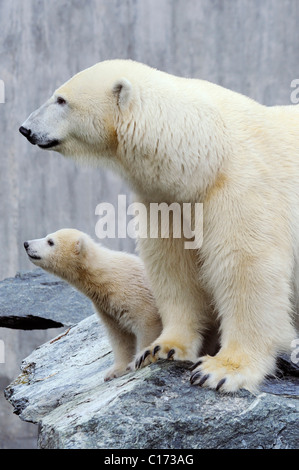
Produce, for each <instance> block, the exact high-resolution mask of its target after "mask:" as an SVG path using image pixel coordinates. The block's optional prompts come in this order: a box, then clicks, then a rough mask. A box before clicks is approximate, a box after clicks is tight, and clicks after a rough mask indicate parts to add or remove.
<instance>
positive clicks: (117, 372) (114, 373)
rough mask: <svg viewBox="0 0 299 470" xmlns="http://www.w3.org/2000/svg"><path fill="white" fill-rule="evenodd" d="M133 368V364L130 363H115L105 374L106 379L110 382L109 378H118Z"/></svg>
mask: <svg viewBox="0 0 299 470" xmlns="http://www.w3.org/2000/svg"><path fill="white" fill-rule="evenodd" d="M131 370H134V369H132V368H131V364H128V365H123V364H122V365H114V366H113V367H111V369H108V370H107V371H106V373H105V375H104V381H105V382H108V381H109V380H113V379H116V378H117V377H121V376H122V375H125V374H128V373H129V372H130V371H131Z"/></svg>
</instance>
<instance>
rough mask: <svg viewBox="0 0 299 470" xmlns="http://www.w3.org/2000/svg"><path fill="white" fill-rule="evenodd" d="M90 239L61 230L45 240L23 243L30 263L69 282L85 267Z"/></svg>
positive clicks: (67, 230) (70, 231)
mask: <svg viewBox="0 0 299 470" xmlns="http://www.w3.org/2000/svg"><path fill="white" fill-rule="evenodd" d="M90 242H91V239H90V237H89V236H88V235H87V234H85V233H83V232H80V231H79V230H75V229H62V230H58V231H57V232H55V233H51V234H49V235H47V236H46V237H45V238H39V239H36V240H29V241H26V242H24V247H25V250H26V252H27V255H28V257H29V259H30V261H31V262H32V263H34V264H35V265H36V266H39V267H41V268H43V269H45V270H46V271H48V272H50V273H52V274H55V275H57V276H60V277H61V278H63V279H65V280H67V281H69V282H71V281H72V280H74V279H72V278H73V277H76V276H77V275H78V274H79V273H80V270H82V269H83V267H84V266H85V265H86V256H87V254H88V252H89V251H90V250H89V249H87V247H88V246H90V244H92V243H90Z"/></svg>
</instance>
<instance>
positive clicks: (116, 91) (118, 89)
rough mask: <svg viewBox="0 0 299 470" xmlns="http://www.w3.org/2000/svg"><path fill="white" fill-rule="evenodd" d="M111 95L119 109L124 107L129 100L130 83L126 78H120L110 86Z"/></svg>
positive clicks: (130, 94)
mask: <svg viewBox="0 0 299 470" xmlns="http://www.w3.org/2000/svg"><path fill="white" fill-rule="evenodd" d="M112 92H113V95H114V97H115V99H116V102H117V105H118V106H119V108H120V109H125V108H126V107H127V106H128V104H129V103H130V101H131V97H132V84H131V82H129V80H127V79H126V78H120V79H119V80H117V82H115V84H114V85H113V88H112Z"/></svg>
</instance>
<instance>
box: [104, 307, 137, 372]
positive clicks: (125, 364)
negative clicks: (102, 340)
mask: <svg viewBox="0 0 299 470" xmlns="http://www.w3.org/2000/svg"><path fill="white" fill-rule="evenodd" d="M97 313H98V315H99V317H100V319H101V321H102V322H103V323H104V325H105V327H106V329H107V332H108V336H109V339H110V344H111V346H112V351H113V356H114V364H113V366H112V367H111V368H110V369H108V370H107V371H106V373H105V376H104V380H105V381H108V380H112V379H114V378H116V377H120V376H121V375H125V374H127V373H128V372H129V371H130V370H132V366H131V361H132V359H133V357H134V354H135V350H136V336H135V335H134V334H133V333H128V332H126V331H124V330H123V329H122V328H121V327H120V325H119V324H118V323H117V322H116V321H115V320H114V319H113V318H111V317H109V316H108V315H105V314H103V313H102V312H98V311H97Z"/></svg>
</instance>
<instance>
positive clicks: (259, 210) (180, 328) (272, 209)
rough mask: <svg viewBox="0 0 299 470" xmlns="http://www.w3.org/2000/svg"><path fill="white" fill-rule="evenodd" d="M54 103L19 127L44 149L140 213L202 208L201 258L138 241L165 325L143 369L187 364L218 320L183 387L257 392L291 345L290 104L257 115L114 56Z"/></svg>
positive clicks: (207, 86)
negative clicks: (49, 115)
mask: <svg viewBox="0 0 299 470" xmlns="http://www.w3.org/2000/svg"><path fill="white" fill-rule="evenodd" d="M121 83H122V84H123V86H120V84H121ZM58 95H59V96H63V97H64V98H65V99H66V101H67V105H66V107H65V111H64V112H65V114H63V115H62V114H61V115H58V114H57V115H56V114H55V116H56V117H55V123H54V122H53V121H52V124H50V125H49V121H48V120H47V119H43V113H42V112H39V111H37V113H36V114H35V115H34V116H33V117H30V118H29V120H28V121H27V123H24V125H25V126H27V127H28V126H29V127H30V128H31V130H32V131H33V132H34V133H36V134H38V133H41V134H43V135H46V134H48V135H49V136H51V138H53V139H58V140H59V141H60V144H59V145H58V146H57V147H55V148H54V150H57V151H59V152H61V153H62V154H64V155H66V156H71V157H73V158H82V157H83V159H84V160H85V159H86V158H90V159H91V160H94V161H99V163H100V162H101V161H103V162H105V163H106V164H109V165H110V166H112V167H113V168H116V169H117V170H118V171H119V172H120V173H121V174H122V175H123V176H124V177H125V178H126V179H127V180H128V181H129V182H130V184H131V186H132V188H133V189H134V190H135V192H136V195H137V199H138V200H139V201H141V202H143V203H144V204H145V205H147V206H148V205H149V203H150V202H167V203H172V202H179V203H181V204H182V203H183V202H194V203H195V202H202V203H203V205H204V234H203V245H202V247H201V248H200V249H198V250H193V251H191V250H185V249H184V244H183V240H180V239H171V238H170V239H142V240H140V241H139V249H140V254H141V257H142V258H143V260H144V262H145V265H146V269H147V273H148V275H149V278H150V281H151V285H152V288H153V292H154V295H155V298H156V302H157V305H158V308H159V313H160V315H161V317H162V321H163V332H162V334H161V336H160V337H159V338H158V339H157V340H156V341H155V342H154V343H153V344H152V345H151V347H150V352H151V353H152V356H151V357H152V360H155V359H156V358H157V357H167V355H168V353H169V351H171V350H174V351H175V353H174V355H173V357H174V358H177V359H190V360H192V361H194V360H195V359H196V357H197V354H198V350H199V348H200V347H201V345H202V341H203V338H204V336H205V332H206V331H207V329H209V328H210V327H211V326H213V325H217V322H219V324H220V336H221V338H220V343H221V348H220V351H219V352H218V354H217V355H216V356H215V357H209V356H204V357H203V358H202V363H201V364H200V365H199V366H198V367H197V368H196V370H195V374H196V375H195V374H193V376H192V381H193V382H194V383H200V384H202V385H205V386H210V387H212V388H215V387H217V385H218V384H219V383H220V384H222V389H223V390H225V391H235V390H237V389H238V388H242V387H244V388H247V389H250V390H253V389H255V388H256V387H257V386H258V384H259V383H260V382H261V381H262V380H263V378H264V377H265V375H266V374H269V373H272V372H273V371H274V369H275V358H276V356H277V354H278V353H279V352H280V351H283V350H288V349H289V348H290V344H291V341H292V339H293V338H294V336H295V329H294V326H293V320H292V310H293V313H294V314H296V315H297V308H298V291H299V288H298V286H299V282H298V262H299V256H298V255H299V209H298V208H299V189H298V188H299V145H298V139H299V137H298V135H299V108H298V107H295V106H288V107H272V108H267V107H265V106H262V105H260V104H258V103H256V102H254V101H253V100H250V99H248V98H246V97H244V96H242V95H240V94H238V93H234V92H232V91H230V90H227V89H224V88H222V87H220V86H217V85H214V84H211V83H209V82H205V81H200V80H190V79H185V78H178V77H175V76H172V75H169V74H166V73H163V72H160V71H157V70H154V69H152V68H149V67H147V66H145V65H142V64H139V63H136V62H132V61H118V60H117V61H107V62H103V63H99V64H96V65H95V66H94V67H91V68H89V69H87V70H85V71H83V72H81V73H79V74H78V75H76V76H74V77H73V78H72V79H71V80H70V81H69V82H67V83H66V84H65V85H63V86H62V87H61V88H59V89H58V90H57V91H56V92H55V94H54V97H55V96H58ZM54 99H55V98H54ZM50 106H52V105H50ZM53 113H54V111H53ZM55 113H56V111H55ZM57 116H58V117H57ZM59 116H60V117H59ZM156 346H159V348H160V349H159V351H157V348H156V350H155V351H157V352H156V354H155V355H154V354H153V352H154V348H155V347H156ZM142 353H143V352H142ZM154 356H155V357H154ZM141 357H142V356H141ZM203 378H204V379H205V380H204V381H203V380H202V379H203ZM224 379H225V382H223V380H224Z"/></svg>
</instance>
